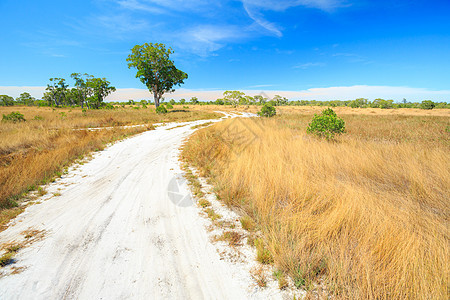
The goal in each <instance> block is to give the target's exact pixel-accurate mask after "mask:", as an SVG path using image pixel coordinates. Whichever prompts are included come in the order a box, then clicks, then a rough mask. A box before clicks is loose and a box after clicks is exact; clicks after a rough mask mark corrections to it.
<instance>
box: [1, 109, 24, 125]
mask: <svg viewBox="0 0 450 300" xmlns="http://www.w3.org/2000/svg"><path fill="white" fill-rule="evenodd" d="M2 121H11V122H14V123H17V122H25V121H26V120H25V118H24V117H23V114H21V113H20V112H15V111H13V112H12V113H10V114H8V115H3V119H2Z"/></svg>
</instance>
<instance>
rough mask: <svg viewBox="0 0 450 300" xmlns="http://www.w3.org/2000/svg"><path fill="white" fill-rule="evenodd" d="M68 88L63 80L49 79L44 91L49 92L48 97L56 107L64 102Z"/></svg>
mask: <svg viewBox="0 0 450 300" xmlns="http://www.w3.org/2000/svg"><path fill="white" fill-rule="evenodd" d="M68 86H69V85H68V84H67V83H66V80H65V79H64V78H58V77H55V78H50V83H49V84H47V88H46V90H47V91H49V93H50V94H49V96H50V98H51V100H52V101H53V103H54V104H55V105H56V106H59V105H61V104H62V103H63V102H64V100H65V97H66V91H67V87H68Z"/></svg>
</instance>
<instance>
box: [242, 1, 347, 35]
mask: <svg viewBox="0 0 450 300" xmlns="http://www.w3.org/2000/svg"><path fill="white" fill-rule="evenodd" d="M241 1H242V4H243V7H244V9H245V11H246V12H247V14H248V16H249V17H250V18H251V19H253V21H255V23H256V24H258V25H259V26H261V27H262V28H264V29H265V30H267V31H268V32H270V33H272V34H273V35H275V36H277V37H281V36H282V35H283V34H282V28H281V26H280V25H278V24H276V23H274V22H270V21H268V20H266V18H265V17H264V14H263V12H264V11H275V12H283V11H285V10H287V9H289V8H292V7H297V6H304V7H311V8H317V9H320V10H323V11H327V12H331V11H333V10H335V9H336V8H338V7H342V6H344V1H343V0H284V1H277V0H263V1H261V0H241Z"/></svg>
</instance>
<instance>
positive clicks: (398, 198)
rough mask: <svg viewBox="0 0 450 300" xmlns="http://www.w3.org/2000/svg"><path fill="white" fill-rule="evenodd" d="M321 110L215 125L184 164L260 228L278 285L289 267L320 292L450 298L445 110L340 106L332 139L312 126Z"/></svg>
mask: <svg viewBox="0 0 450 300" xmlns="http://www.w3.org/2000/svg"><path fill="white" fill-rule="evenodd" d="M322 110H323V108H305V109H302V108H300V109H297V108H292V107H286V108H285V109H280V110H279V109H278V108H277V115H276V116H274V117H272V118H258V119H256V118H253V119H231V120H227V121H225V122H221V123H217V124H214V125H212V126H209V127H207V128H204V129H201V130H199V131H198V132H197V133H195V134H194V135H193V136H192V137H191V138H190V139H189V140H188V142H187V143H186V145H185V146H184V148H183V152H182V157H183V160H184V161H185V162H188V163H189V164H190V165H191V166H193V167H195V168H197V169H199V171H200V173H201V174H203V175H205V176H206V177H208V178H209V180H210V182H211V183H212V184H213V185H214V186H215V190H216V193H217V194H218V197H219V199H221V200H222V201H223V202H224V203H225V204H227V205H228V206H230V207H233V208H234V209H235V210H237V211H240V212H242V214H243V217H244V219H243V221H242V222H243V226H244V224H245V226H246V227H249V228H257V229H258V231H260V232H261V237H262V239H256V240H254V241H253V244H254V245H255V246H256V247H257V251H258V257H259V258H258V259H259V260H260V261H261V262H262V263H268V264H274V265H275V268H276V270H277V275H278V277H280V278H281V279H280V287H283V286H284V285H285V284H284V281H285V279H284V277H283V276H284V275H283V276H280V274H287V275H289V276H290V277H291V278H292V279H293V281H294V283H295V285H296V286H297V287H298V288H302V289H306V290H308V291H309V292H310V293H312V295H322V296H323V297H327V296H333V297H336V298H346V299H448V297H449V291H448V287H449V285H450V282H449V278H448V272H449V269H448V266H449V261H448V257H449V255H450V251H449V250H450V244H449V240H450V232H449V227H448V224H449V217H450V208H449V206H448V199H450V193H449V191H450V188H449V187H450V154H449V153H450V132H449V129H448V128H449V126H450V124H449V118H448V111H447V110H442V111H441V113H438V112H437V111H435V110H433V112H436V114H431V115H426V114H423V113H421V111H423V110H410V114H408V113H407V111H406V112H405V111H402V110H397V113H395V114H390V113H385V111H386V110H379V109H378V110H377V109H372V108H369V109H368V110H358V109H356V110H355V109H353V108H340V109H336V110H335V112H337V118H342V120H343V121H345V132H344V133H342V132H341V133H342V134H339V135H334V136H333V139H332V140H331V139H326V138H325V139H323V138H320V137H316V135H314V134H308V133H307V128H308V126H309V125H310V124H311V122H312V120H313V117H314V114H318V113H320V112H321V111H322ZM362 112H364V113H362ZM371 112H373V113H371ZM442 113H443V114H444V115H442ZM325 137H326V136H325ZM248 141H251V142H250V143H249V142H248ZM224 238H225V237H224ZM274 276H275V275H274ZM278 277H277V278H278Z"/></svg>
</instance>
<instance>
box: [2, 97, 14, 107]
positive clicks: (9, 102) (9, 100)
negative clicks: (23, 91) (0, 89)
mask: <svg viewBox="0 0 450 300" xmlns="http://www.w3.org/2000/svg"><path fill="white" fill-rule="evenodd" d="M0 105H1V106H13V105H14V98H13V97H11V96H8V95H0Z"/></svg>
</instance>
